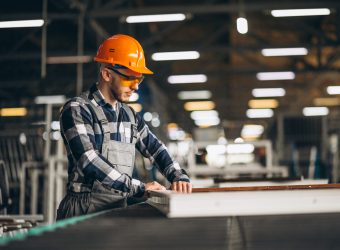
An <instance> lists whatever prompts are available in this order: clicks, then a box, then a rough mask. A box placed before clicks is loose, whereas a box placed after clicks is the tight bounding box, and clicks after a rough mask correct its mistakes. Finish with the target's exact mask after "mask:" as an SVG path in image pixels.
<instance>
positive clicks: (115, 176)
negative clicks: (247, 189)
mask: <svg viewBox="0 0 340 250" xmlns="http://www.w3.org/2000/svg"><path fill="white" fill-rule="evenodd" d="M94 60H95V61H97V62H99V66H100V70H99V77H98V82H97V83H96V84H94V85H93V86H92V87H91V88H90V90H89V91H87V92H85V93H83V94H82V95H81V96H79V97H75V98H72V99H71V100H70V101H68V102H67V103H66V104H65V105H64V107H63V109H62V111H61V115H60V125H61V134H62V137H63V140H64V143H65V147H66V149H67V154H68V160H69V167H68V184H67V194H66V196H65V197H64V199H63V200H62V201H61V203H60V205H59V208H58V211H57V219H63V218H68V217H72V216H78V215H82V214H87V213H93V212H97V211H101V210H104V209H109V208H116V207H125V206H126V200H127V198H128V197H142V196H143V195H145V194H146V192H147V191H150V190H165V187H164V186H162V185H161V184H159V183H158V182H155V181H154V182H150V183H142V182H141V181H139V180H136V179H133V178H132V171H133V167H134V159H135V148H136V149H137V150H138V151H140V152H141V154H142V155H143V156H145V157H147V158H149V159H150V160H151V161H152V162H153V163H155V164H156V165H157V167H158V169H159V170H160V172H161V173H162V174H163V175H164V176H165V177H166V178H167V179H168V181H169V182H170V183H171V189H172V190H175V191H177V192H183V193H190V192H191V184H190V180H189V177H188V176H187V175H186V174H185V172H184V171H183V170H182V169H181V168H180V167H179V164H178V163H177V162H175V161H174V160H173V158H172V157H171V156H170V155H169V152H168V151H167V149H166V147H165V146H164V145H163V144H162V143H161V142H160V141H159V140H158V139H157V137H156V136H155V135H154V134H153V133H152V132H151V131H150V130H149V128H148V126H147V125H146V124H145V123H144V121H143V120H142V118H141V117H140V116H139V115H138V114H136V113H135V112H134V111H133V109H131V108H130V107H129V106H127V105H126V104H125V102H128V101H129V98H130V96H131V95H132V94H133V93H134V92H135V91H137V90H138V86H139V84H140V83H141V82H142V81H143V74H153V72H152V71H150V70H149V69H148V68H147V67H146V65H145V57H144V52H143V48H142V47H141V45H140V44H139V42H138V41H137V40H135V39H134V38H133V37H131V36H127V35H120V34H119V35H114V36H112V37H110V38H108V39H107V40H105V41H104V42H103V43H102V44H101V45H100V47H99V49H98V52H97V55H96V57H95V59H94Z"/></svg>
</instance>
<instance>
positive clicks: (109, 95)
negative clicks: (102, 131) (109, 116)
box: [97, 82, 117, 107]
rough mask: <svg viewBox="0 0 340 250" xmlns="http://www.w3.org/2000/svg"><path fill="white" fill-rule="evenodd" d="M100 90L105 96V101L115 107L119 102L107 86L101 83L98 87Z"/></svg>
mask: <svg viewBox="0 0 340 250" xmlns="http://www.w3.org/2000/svg"><path fill="white" fill-rule="evenodd" d="M97 88H98V90H99V91H100V93H101V94H102V95H103V97H104V99H105V101H106V102H107V103H109V104H111V105H112V107H115V106H116V105H117V100H116V99H115V98H114V96H113V95H112V93H111V91H110V89H109V87H108V85H107V84H105V83H102V82H99V83H98V85H97Z"/></svg>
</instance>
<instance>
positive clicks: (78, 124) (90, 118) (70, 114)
mask: <svg viewBox="0 0 340 250" xmlns="http://www.w3.org/2000/svg"><path fill="white" fill-rule="evenodd" d="M88 97H89V99H90V100H91V101H92V102H93V101H94V102H96V103H97V104H98V107H99V108H101V109H103V111H104V114H105V116H106V118H107V120H108V122H109V127H110V131H111V135H110V136H111V139H112V140H116V141H124V142H130V139H131V134H132V131H126V129H124V128H125V127H127V126H123V124H124V125H126V123H130V126H128V127H129V128H131V122H130V120H129V116H128V114H127V113H126V111H125V110H124V109H123V108H122V107H121V105H119V103H118V109H117V110H115V109H114V108H113V107H112V105H110V104H109V103H107V102H106V101H105V100H104V98H103V96H102V94H101V93H100V91H99V90H98V89H97V86H96V84H94V85H93V86H92V87H91V88H90V91H89V96H88ZM136 120H137V131H138V133H137V142H136V145H135V147H136V149H137V150H138V151H139V152H140V153H141V154H142V155H143V156H144V157H147V158H149V159H150V161H151V162H152V163H155V165H156V166H157V168H158V170H159V171H160V172H161V173H162V174H163V175H164V176H165V177H166V178H167V179H168V181H170V182H173V181H187V182H189V177H188V176H187V175H186V174H185V172H184V171H183V170H181V168H180V166H179V164H178V163H177V162H176V161H175V160H174V159H173V158H172V157H171V156H170V154H169V152H168V150H167V148H166V147H165V145H164V144H163V143H162V142H161V141H159V140H158V139H157V137H156V136H155V135H154V134H153V133H152V132H151V131H150V130H149V127H148V126H147V125H146V124H145V122H144V121H143V119H142V118H141V117H140V115H139V114H136ZM60 127H61V134H62V137H63V140H64V144H65V146H66V150H67V157H68V161H69V165H68V189H69V190H71V191H75V192H81V191H86V190H89V189H90V188H91V186H92V183H93V181H94V180H98V181H100V182H101V183H102V184H104V185H105V186H108V187H111V188H112V189H114V191H118V192H123V193H124V195H126V196H136V197H138V196H142V195H143V194H144V191H145V185H144V183H142V182H141V181H139V180H137V179H133V178H132V177H131V176H129V175H127V174H122V173H120V172H118V171H117V170H116V169H115V165H114V164H112V163H110V162H109V161H108V160H107V159H105V158H104V157H103V156H102V155H101V154H100V152H101V147H102V142H103V134H102V130H101V126H100V123H99V121H98V118H97V117H96V115H95V113H94V111H93V109H92V107H91V106H90V104H86V103H85V104H84V103H83V102H82V101H81V100H80V99H79V97H75V98H72V99H71V100H69V101H68V102H67V103H66V104H65V105H64V107H63V109H62V112H61V114H60ZM74 184H77V185H74ZM74 187H77V190H75V188H74Z"/></svg>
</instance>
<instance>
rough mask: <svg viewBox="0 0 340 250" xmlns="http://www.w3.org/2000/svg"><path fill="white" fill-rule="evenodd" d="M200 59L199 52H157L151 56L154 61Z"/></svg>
mask: <svg viewBox="0 0 340 250" xmlns="http://www.w3.org/2000/svg"><path fill="white" fill-rule="evenodd" d="M199 57H200V53H199V52H198V51H177V52H157V53H153V54H152V56H151V58H152V60H154V61H171V60H194V59H198V58H199Z"/></svg>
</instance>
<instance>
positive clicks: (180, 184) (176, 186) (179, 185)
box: [170, 181, 192, 193]
mask: <svg viewBox="0 0 340 250" xmlns="http://www.w3.org/2000/svg"><path fill="white" fill-rule="evenodd" d="M170 189H171V190H174V191H177V192H179V193H191V192H192V185H191V183H190V182H186V181H175V182H173V183H172V184H171V187H170Z"/></svg>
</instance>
